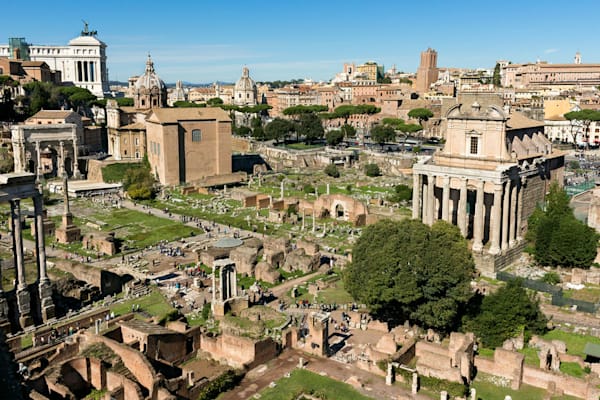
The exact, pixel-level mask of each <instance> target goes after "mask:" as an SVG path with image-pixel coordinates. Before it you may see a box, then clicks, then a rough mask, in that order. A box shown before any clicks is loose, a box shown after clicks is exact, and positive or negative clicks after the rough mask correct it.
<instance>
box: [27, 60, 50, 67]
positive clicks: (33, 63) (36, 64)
mask: <svg viewBox="0 0 600 400" xmlns="http://www.w3.org/2000/svg"><path fill="white" fill-rule="evenodd" d="M21 65H22V66H23V67H43V66H44V65H46V66H48V64H46V63H45V62H44V61H22V62H21Z"/></svg>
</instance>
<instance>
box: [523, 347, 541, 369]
mask: <svg viewBox="0 0 600 400" xmlns="http://www.w3.org/2000/svg"><path fill="white" fill-rule="evenodd" d="M519 353H522V354H524V355H525V364H527V365H531V366H532V367H539V366H540V357H539V356H538V350H537V349H535V348H533V347H528V346H525V347H524V348H523V350H519Z"/></svg>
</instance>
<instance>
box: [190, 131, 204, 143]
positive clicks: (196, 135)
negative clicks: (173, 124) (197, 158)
mask: <svg viewBox="0 0 600 400" xmlns="http://www.w3.org/2000/svg"><path fill="white" fill-rule="evenodd" d="M201 140H202V131H201V130H200V129H194V130H193V131H192V142H199V141H201Z"/></svg>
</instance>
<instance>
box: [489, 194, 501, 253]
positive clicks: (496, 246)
mask: <svg viewBox="0 0 600 400" xmlns="http://www.w3.org/2000/svg"><path fill="white" fill-rule="evenodd" d="M501 203H502V185H495V186H494V204H492V216H491V217H492V218H491V224H490V225H491V226H490V238H491V242H492V244H491V245H490V254H498V253H500V224H501V222H502V221H501V218H502V204H501Z"/></svg>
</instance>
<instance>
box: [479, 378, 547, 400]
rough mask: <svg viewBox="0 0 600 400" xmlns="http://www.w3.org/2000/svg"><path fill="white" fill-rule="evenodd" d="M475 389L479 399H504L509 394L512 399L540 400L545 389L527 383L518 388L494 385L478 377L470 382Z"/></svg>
mask: <svg viewBox="0 0 600 400" xmlns="http://www.w3.org/2000/svg"><path fill="white" fill-rule="evenodd" d="M471 387H472V388H475V389H476V390H477V398H478V399H481V400H504V398H505V396H507V395H508V396H511V397H512V399H513V400H542V399H543V398H544V395H545V394H546V391H545V390H544V389H539V388H535V387H533V386H529V385H521V388H520V389H519V390H512V389H510V388H508V387H500V386H496V385H494V384H493V383H491V382H488V381H487V377H485V378H484V379H480V378H479V375H478V378H476V379H475V381H473V383H472V384H471Z"/></svg>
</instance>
